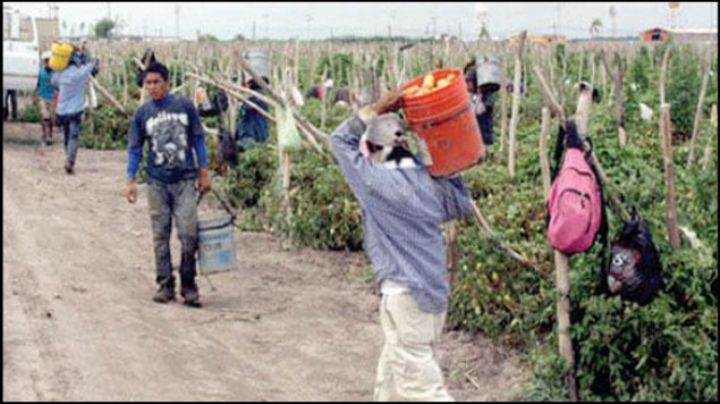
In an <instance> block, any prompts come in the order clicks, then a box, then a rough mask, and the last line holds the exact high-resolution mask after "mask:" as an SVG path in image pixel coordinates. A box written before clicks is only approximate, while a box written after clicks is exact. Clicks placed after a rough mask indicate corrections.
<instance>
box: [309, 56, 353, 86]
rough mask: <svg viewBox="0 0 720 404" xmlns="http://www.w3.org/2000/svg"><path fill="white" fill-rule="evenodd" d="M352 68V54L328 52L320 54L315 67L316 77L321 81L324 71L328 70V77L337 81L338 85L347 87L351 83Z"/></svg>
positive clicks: (316, 80)
mask: <svg viewBox="0 0 720 404" xmlns="http://www.w3.org/2000/svg"><path fill="white" fill-rule="evenodd" d="M351 69H352V55H351V54H349V53H333V54H332V55H328V54H327V53H325V54H323V55H322V56H320V60H319V61H318V63H317V66H316V67H315V74H314V79H315V82H319V81H320V79H322V74H323V71H325V70H327V72H328V76H327V78H329V79H332V80H333V81H334V82H335V86H336V87H345V86H348V85H349V84H350V80H351V79H352V77H350V71H351Z"/></svg>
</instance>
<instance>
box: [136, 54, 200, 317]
mask: <svg viewBox="0 0 720 404" xmlns="http://www.w3.org/2000/svg"><path fill="white" fill-rule="evenodd" d="M168 78H169V77H168V70H167V68H166V67H165V66H164V65H162V64H160V63H153V64H151V65H150V66H148V67H147V68H146V69H145V72H144V73H143V80H144V84H145V88H146V89H147V91H148V93H149V95H150V97H151V98H152V99H151V100H150V101H148V102H146V103H145V104H143V105H142V106H141V107H140V108H138V109H137V110H136V111H135V115H134V116H133V118H132V122H131V123H130V130H129V131H130V133H129V137H128V143H129V144H128V168H127V176H128V186H127V200H128V202H130V203H135V201H136V200H137V186H136V183H135V176H136V175H137V171H138V168H139V166H140V161H141V160H142V157H143V145H144V144H145V142H146V141H147V142H148V143H149V150H148V159H147V166H146V173H147V176H148V205H149V208H150V219H151V223H152V231H153V241H154V245H155V269H156V275H157V276H156V282H157V284H158V286H159V289H158V291H157V293H156V294H155V295H154V297H153V300H154V301H155V302H158V303H167V302H169V301H170V300H173V299H174V298H175V277H174V276H173V274H172V265H171V261H170V231H171V225H172V218H175V227H176V229H177V233H178V238H179V239H180V244H181V250H182V251H181V261H180V283H181V286H180V295H181V296H183V297H184V298H185V304H187V305H190V306H195V307H199V306H200V295H199V293H198V287H197V284H196V283H195V276H196V273H195V251H196V249H197V196H196V192H195V191H196V190H195V180H198V188H199V189H200V192H201V193H205V192H208V191H210V188H211V182H210V175H209V173H208V168H207V167H208V161H207V149H206V148H205V133H204V132H203V129H202V125H201V124H200V117H199V115H198V112H197V110H196V109H195V106H194V105H193V104H192V102H191V101H190V100H188V99H187V98H185V97H175V96H174V95H172V94H169V93H168Z"/></svg>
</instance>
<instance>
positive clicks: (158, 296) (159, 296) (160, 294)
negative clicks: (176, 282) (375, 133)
mask: <svg viewBox="0 0 720 404" xmlns="http://www.w3.org/2000/svg"><path fill="white" fill-rule="evenodd" d="M174 299H175V290H174V288H172V287H169V286H161V287H160V289H158V291H157V292H155V296H153V301H154V302H157V303H167V302H169V301H171V300H174Z"/></svg>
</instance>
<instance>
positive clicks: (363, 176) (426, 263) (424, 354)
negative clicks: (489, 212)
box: [330, 91, 472, 401]
mask: <svg viewBox="0 0 720 404" xmlns="http://www.w3.org/2000/svg"><path fill="white" fill-rule="evenodd" d="M401 97H402V93H401V92H400V91H393V92H390V93H387V94H385V95H383V96H382V97H381V98H380V99H379V100H378V101H377V102H375V103H373V104H370V105H368V106H366V107H363V108H362V109H360V110H359V111H358V113H356V114H353V115H352V116H351V117H350V118H348V119H347V120H345V121H344V122H343V123H342V124H341V125H340V126H339V127H338V128H337V129H336V130H335V131H334V132H333V134H332V135H331V137H330V143H331V146H332V152H333V154H334V155H335V158H336V159H337V162H338V164H339V166H340V169H341V170H342V172H343V174H344V176H345V179H346V180H347V182H348V184H349V186H350V189H351V190H352V192H353V194H354V195H355V197H356V198H357V199H358V201H359V202H360V206H361V207H362V211H363V227H364V237H365V238H364V248H365V250H366V251H367V253H368V255H369V257H370V261H371V262H372V265H373V269H374V271H375V281H376V287H377V288H378V289H379V291H380V293H381V295H382V298H381V302H380V323H381V325H382V328H383V332H384V335H385V345H384V347H383V350H382V353H381V354H380V359H379V363H378V367H377V376H376V381H375V389H374V398H375V400H377V401H405V400H417V401H453V398H452V397H451V396H450V394H448V391H447V389H446V388H445V386H444V382H443V376H442V372H441V370H440V367H439V366H438V363H437V360H436V358H435V351H434V348H435V346H436V344H437V343H438V341H439V337H440V334H441V332H442V327H443V324H444V322H445V318H446V315H447V307H448V297H449V292H450V288H449V285H448V278H447V273H446V269H445V268H446V267H445V245H444V242H443V235H442V229H441V224H442V223H443V222H446V221H449V220H453V219H458V218H461V217H464V216H466V215H468V214H470V213H471V212H472V202H471V198H470V194H469V193H468V190H467V188H466V186H465V182H464V180H463V179H462V177H460V176H455V177H452V178H442V179H435V178H432V177H431V176H430V174H428V172H427V170H426V169H425V167H424V166H423V165H422V163H421V161H420V160H419V159H418V158H416V156H414V155H413V154H411V153H410V151H409V150H408V146H407V137H406V135H405V131H404V126H403V122H402V121H401V120H400V118H399V117H398V116H397V115H396V114H393V113H392V112H393V111H396V110H397V109H398V108H399V106H400V99H401Z"/></svg>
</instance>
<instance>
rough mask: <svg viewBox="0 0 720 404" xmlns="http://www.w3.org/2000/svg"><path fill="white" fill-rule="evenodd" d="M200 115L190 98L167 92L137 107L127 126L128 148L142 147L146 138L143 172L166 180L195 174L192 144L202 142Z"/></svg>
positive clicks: (169, 181)
mask: <svg viewBox="0 0 720 404" xmlns="http://www.w3.org/2000/svg"><path fill="white" fill-rule="evenodd" d="M203 136H204V134H203V130H202V126H201V124H200V118H199V117H198V114H197V111H196V110H195V107H194V106H193V105H192V103H191V102H190V100H188V99H187V98H184V97H179V98H176V97H173V96H172V95H168V96H167V97H166V98H164V99H163V100H161V101H150V102H148V103H146V104H145V105H143V106H142V107H140V108H138V110H137V111H136V112H135V116H134V117H133V122H132V125H131V127H130V136H129V142H130V145H129V147H130V149H131V150H132V149H133V148H135V149H137V148H139V149H140V150H141V149H142V147H143V145H144V144H145V141H146V140H147V141H148V144H149V149H148V152H149V153H148V157H147V167H146V172H147V175H148V176H149V177H150V178H153V179H155V180H158V181H162V182H165V183H174V182H177V181H180V180H186V179H195V178H197V176H198V167H197V163H196V162H197V156H196V155H195V152H194V151H195V147H194V146H195V144H196V142H197V141H198V137H199V138H200V139H199V141H200V142H203V141H204V139H202V137H203Z"/></svg>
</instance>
